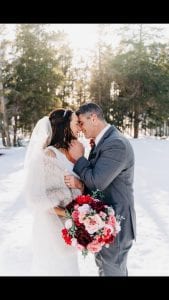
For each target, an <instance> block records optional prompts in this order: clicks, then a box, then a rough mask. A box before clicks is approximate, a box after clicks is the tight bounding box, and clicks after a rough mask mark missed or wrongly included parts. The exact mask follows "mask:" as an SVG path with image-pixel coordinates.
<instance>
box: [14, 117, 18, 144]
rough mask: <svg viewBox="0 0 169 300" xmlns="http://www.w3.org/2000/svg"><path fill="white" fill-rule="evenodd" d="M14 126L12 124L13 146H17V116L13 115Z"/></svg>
mask: <svg viewBox="0 0 169 300" xmlns="http://www.w3.org/2000/svg"><path fill="white" fill-rule="evenodd" d="M14 122H15V123H14V126H13V131H14V134H13V146H14V147H16V146H17V142H16V135H17V116H15V117H14Z"/></svg>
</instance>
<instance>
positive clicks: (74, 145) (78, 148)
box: [69, 140, 85, 161]
mask: <svg viewBox="0 0 169 300" xmlns="http://www.w3.org/2000/svg"><path fill="white" fill-rule="evenodd" d="M84 153H85V148H84V146H83V144H82V143H80V142H79V141H77V140H73V141H72V142H71V144H70V147H69V154H70V155H71V157H73V159H74V160H75V161H77V160H78V159H79V158H80V157H82V156H84Z"/></svg>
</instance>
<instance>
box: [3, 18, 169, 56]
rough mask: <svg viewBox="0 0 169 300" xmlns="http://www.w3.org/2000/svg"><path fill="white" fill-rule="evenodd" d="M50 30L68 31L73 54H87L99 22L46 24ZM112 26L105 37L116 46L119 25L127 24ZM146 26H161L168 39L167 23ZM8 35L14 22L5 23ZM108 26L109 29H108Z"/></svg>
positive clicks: (12, 28)
mask: <svg viewBox="0 0 169 300" xmlns="http://www.w3.org/2000/svg"><path fill="white" fill-rule="evenodd" d="M46 25H48V27H49V28H50V29H51V30H56V29H60V30H64V31H65V32H66V33H68V38H69V41H70V45H71V46H72V48H73V50H74V52H75V55H82V56H83V55H88V53H89V51H91V50H94V49H95V45H96V42H97V39H98V25H99V24H78V23H75V24H72V23H71V24H64V23H63V24H46ZM103 25H104V24H103ZM109 25H110V27H112V31H113V33H109V34H108V35H107V37H106V40H107V41H110V43H111V44H112V46H113V47H116V46H117V44H118V41H119V38H120V36H119V27H121V26H122V25H128V24H109ZM131 25H132V28H133V29H134V28H136V27H137V24H131ZM143 26H147V28H151V27H158V28H160V27H163V28H165V30H164V37H165V41H168V37H169V24H143ZM7 27H8V36H9V37H10V38H11V39H13V38H14V36H15V35H14V29H15V24H7ZM110 27H109V29H110Z"/></svg>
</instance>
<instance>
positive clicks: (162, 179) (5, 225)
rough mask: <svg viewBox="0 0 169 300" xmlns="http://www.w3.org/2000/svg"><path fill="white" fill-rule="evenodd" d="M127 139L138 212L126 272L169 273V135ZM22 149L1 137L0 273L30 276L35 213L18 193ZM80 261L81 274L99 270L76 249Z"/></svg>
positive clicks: (88, 257)
mask: <svg viewBox="0 0 169 300" xmlns="http://www.w3.org/2000/svg"><path fill="white" fill-rule="evenodd" d="M129 139H130V142H131V144H132V146H133V149H134V153H135V176H134V196H135V197H134V198H135V209H136V216H137V239H136V242H134V243H133V247H132V249H131V250H130V252H129V257H128V272H129V276H169V250H168V249H169V217H168V216H169V185H168V178H169V156H168V152H169V138H168V139H165V140H162V139H159V138H153V137H152V138H151V137H140V138H138V139H133V138H129ZM86 146H87V144H86ZM25 150H26V149H25V147H19V148H11V149H4V148H2V144H1V141H0V153H3V154H4V155H1V156H0V166H1V168H0V195H1V197H0V207H1V209H0V276H31V273H30V265H31V260H32V250H31V249H32V247H31V232H32V224H33V217H32V214H31V213H30V211H29V210H28V208H27V206H26V203H25V202H24V199H23V198H22V197H21V196H20V193H21V189H22V183H23V162H24V157H25ZM86 153H87V152H86ZM79 266H80V274H81V276H98V271H97V267H96V265H95V261H94V257H93V255H92V254H89V255H88V256H87V257H86V258H85V259H84V258H83V257H82V255H81V254H80V253H79Z"/></svg>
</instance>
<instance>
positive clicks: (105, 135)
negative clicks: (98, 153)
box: [95, 125, 116, 149]
mask: <svg viewBox="0 0 169 300" xmlns="http://www.w3.org/2000/svg"><path fill="white" fill-rule="evenodd" d="M114 130H116V128H115V127H114V126H113V125H112V126H111V127H110V128H109V129H108V130H107V131H106V132H105V134H104V135H103V136H102V138H101V139H100V141H99V142H98V144H97V146H96V147H95V149H97V148H99V147H100V145H101V144H102V143H103V142H104V140H105V139H107V138H108V137H109V136H110V135H111V134H112V132H113V131H114Z"/></svg>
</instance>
